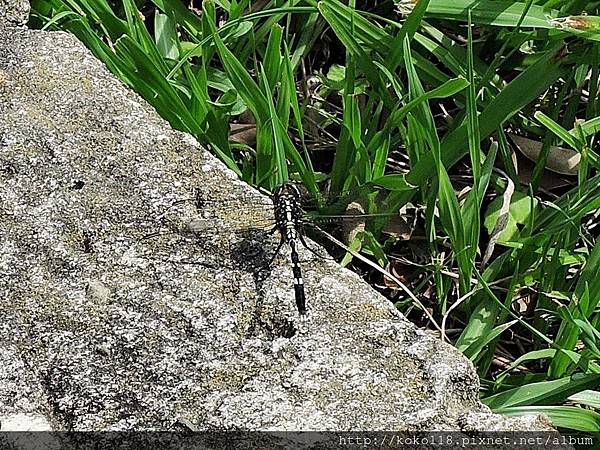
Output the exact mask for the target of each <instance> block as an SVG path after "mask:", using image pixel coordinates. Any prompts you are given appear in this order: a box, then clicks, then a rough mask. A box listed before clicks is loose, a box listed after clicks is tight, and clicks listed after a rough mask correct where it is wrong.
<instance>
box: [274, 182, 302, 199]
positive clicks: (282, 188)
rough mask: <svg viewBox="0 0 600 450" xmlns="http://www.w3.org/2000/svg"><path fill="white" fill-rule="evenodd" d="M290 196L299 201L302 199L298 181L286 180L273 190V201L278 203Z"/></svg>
mask: <svg viewBox="0 0 600 450" xmlns="http://www.w3.org/2000/svg"><path fill="white" fill-rule="evenodd" d="M284 198H288V199H290V200H293V201H294V202H296V203H298V202H299V201H300V190H299V189H298V186H297V185H296V183H293V182H292V181H284V182H283V183H281V184H280V185H279V186H277V187H275V189H274V190H273V202H274V203H275V204H277V203H278V202H280V201H281V200H282V199H284Z"/></svg>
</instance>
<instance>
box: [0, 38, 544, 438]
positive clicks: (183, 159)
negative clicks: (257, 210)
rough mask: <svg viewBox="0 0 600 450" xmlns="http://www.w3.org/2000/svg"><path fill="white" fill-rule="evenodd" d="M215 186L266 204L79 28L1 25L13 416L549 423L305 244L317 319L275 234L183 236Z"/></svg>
mask: <svg viewBox="0 0 600 450" xmlns="http://www.w3.org/2000/svg"><path fill="white" fill-rule="evenodd" d="M197 189H201V191H202V192H203V193H204V195H210V196H211V197H214V198H228V197H232V198H233V197H236V196H242V195H244V196H254V197H255V198H256V199H257V202H263V203H268V202H267V201H266V199H265V198H264V197H262V196H261V195H260V194H258V193H257V192H255V191H253V190H251V189H250V188H248V187H247V186H245V185H244V184H243V183H241V182H239V181H237V180H236V178H235V176H234V175H233V174H232V173H230V172H229V171H227V170H226V169H225V168H224V166H223V165H222V164H221V163H220V162H218V161H216V160H215V158H213V157H212V156H210V155H209V154H208V153H207V152H206V151H205V150H204V149H203V148H202V147H201V146H200V145H199V144H197V143H196V141H194V139H192V138H191V137H190V136H188V135H185V134H183V133H180V132H176V131H173V130H172V129H171V128H170V127H169V126H168V124H167V123H165V122H164V121H163V120H162V119H161V118H159V117H158V116H157V114H156V113H155V112H154V111H153V110H152V108H151V107H149V106H148V105H147V104H146V103H145V102H144V101H143V100H141V99H140V98H139V97H138V96H137V95H135V94H134V93H132V92H131V91H129V90H128V89H127V88H125V87H124V86H123V85H122V84H121V83H120V82H119V81H117V80H116V79H115V78H114V77H113V76H112V75H111V74H109V73H108V71H107V70H106V69H105V67H104V66H103V65H102V64H101V63H99V62H98V61H97V60H95V58H94V57H93V56H92V55H91V54H90V52H89V51H88V50H86V49H85V48H84V47H83V45H82V44H80V43H79V42H78V41H77V40H76V38H75V37H73V36H70V35H68V34H64V33H46V32H39V31H31V30H25V29H17V28H0V199H1V202H0V312H1V315H2V318H3V320H2V322H1V324H0V416H2V417H13V418H14V417H15V416H19V415H23V414H26V415H29V416H35V417H38V416H39V415H42V416H43V417H45V418H46V419H47V423H48V424H49V426H51V427H52V428H53V429H57V430H60V429H69V430H129V429H137V430H155V429H160V430H166V429H170V427H172V426H173V425H174V424H176V423H187V424H191V425H192V426H194V427H196V428H198V429H207V428H219V429H223V428H225V429H230V428H241V429H271V430H341V429H345V430H348V429H354V430H360V429H364V430H389V429H395V430H432V429H437V430H459V429H465V430H473V429H480V428H479V425H478V424H479V423H480V422H481V423H484V422H485V423H488V424H492V425H490V426H492V427H494V429H496V430H502V429H536V428H537V429H548V427H549V426H548V424H547V422H545V421H544V420H542V419H528V420H521V419H514V418H512V419H510V420H509V419H506V418H504V417H501V416H496V415H492V414H491V413H490V412H489V410H487V408H486V407H484V406H482V405H481V404H480V403H479V401H478V386H479V383H478V379H477V377H476V375H475V372H474V370H473V367H472V366H471V364H470V363H469V362H468V361H467V360H466V359H465V358H463V357H462V356H461V355H460V354H459V353H458V352H457V351H456V350H455V349H453V348H452V347H450V346H448V345H446V344H443V343H442V342H440V341H438V340H437V339H434V338H432V337H431V336H429V335H428V334H427V333H425V332H422V331H420V330H418V329H417V328H416V327H415V326H413V325H412V324H411V323H409V322H408V321H407V320H406V319H404V318H403V317H402V316H401V315H400V314H399V313H397V312H396V311H395V309H394V308H393V307H392V306H391V305H390V304H389V303H388V302H387V301H386V300H385V299H383V298H382V297H381V296H380V295H378V294H377V293H375V292H374V291H373V290H372V289H371V288H370V287H369V286H368V285H366V284H365V283H364V282H363V281H362V280H360V278H359V277H358V276H357V275H355V274H353V273H351V272H349V271H347V270H345V269H342V268H340V267H339V266H338V265H337V264H336V263H334V262H332V261H330V260H322V259H318V258H315V257H314V256H313V255H312V254H311V253H309V252H307V251H302V252H301V259H302V262H303V266H304V270H305V272H306V273H305V283H306V290H307V297H308V302H309V307H310V315H309V318H308V319H307V320H305V321H301V320H299V318H298V315H297V312H296V310H295V305H294V300H293V291H292V289H291V269H290V266H289V264H288V263H287V260H286V258H285V257H281V258H277V259H276V261H275V263H274V265H273V267H272V268H271V269H270V270H269V271H266V270H265V262H266V261H268V258H269V257H270V255H271V254H272V252H273V251H274V250H275V248H276V244H277V238H276V237H275V236H271V235H268V236H265V235H264V234H261V233H250V234H248V235H246V236H234V235H230V234H229V233H227V232H225V231H223V232H221V233H216V234H214V235H212V236H211V237H205V238H195V237H193V236H189V234H188V233H186V232H185V231H184V230H185V226H186V223H188V222H189V221H190V220H191V219H193V218H194V217H195V216H196V215H197V214H198V213H197V211H196V210H195V207H194V205H193V203H191V202H181V203H177V204H176V205H175V206H173V205H174V204H175V202H177V201H178V200H182V199H189V198H190V197H193V194H194V192H195V191H196V190H197ZM264 214H267V215H268V214H270V212H269V210H268V209H266V210H265V212H264ZM153 233H154V234H156V233H158V234H157V235H154V236H149V235H152V234H153ZM261 268H262V269H261ZM486 421H487V422H486Z"/></svg>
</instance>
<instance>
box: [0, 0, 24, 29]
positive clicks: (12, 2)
mask: <svg viewBox="0 0 600 450" xmlns="http://www.w3.org/2000/svg"><path fill="white" fill-rule="evenodd" d="M29 9H30V5H29V2H28V1H27V0H0V27H1V26H3V25H12V26H19V25H25V24H26V23H27V20H29Z"/></svg>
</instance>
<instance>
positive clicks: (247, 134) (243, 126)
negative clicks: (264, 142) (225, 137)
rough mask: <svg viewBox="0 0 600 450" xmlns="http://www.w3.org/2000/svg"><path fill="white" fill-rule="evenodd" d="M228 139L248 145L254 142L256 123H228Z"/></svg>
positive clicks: (252, 144)
mask: <svg viewBox="0 0 600 450" xmlns="http://www.w3.org/2000/svg"><path fill="white" fill-rule="evenodd" d="M229 130H230V134H229V139H231V140H232V141H234V142H239V143H240V144H246V145H248V146H250V147H252V146H254V144H256V125H255V124H253V123H231V124H229Z"/></svg>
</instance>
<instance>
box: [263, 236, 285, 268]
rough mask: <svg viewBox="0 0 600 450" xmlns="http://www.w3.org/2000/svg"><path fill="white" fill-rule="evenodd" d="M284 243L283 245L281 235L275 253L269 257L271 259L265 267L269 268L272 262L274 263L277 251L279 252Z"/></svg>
mask: <svg viewBox="0 0 600 450" xmlns="http://www.w3.org/2000/svg"><path fill="white" fill-rule="evenodd" d="M284 243H285V238H284V237H283V235H282V236H281V239H280V240H279V245H278V246H277V250H275V253H273V256H272V257H271V259H270V260H269V262H268V263H267V267H270V266H271V264H273V261H275V258H277V255H279V251H280V250H281V247H283V244H284Z"/></svg>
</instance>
